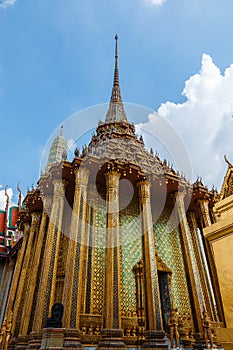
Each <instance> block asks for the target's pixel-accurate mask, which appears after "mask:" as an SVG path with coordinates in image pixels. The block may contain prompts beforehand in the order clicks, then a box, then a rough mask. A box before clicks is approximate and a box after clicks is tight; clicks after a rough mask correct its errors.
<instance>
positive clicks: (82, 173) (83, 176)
mask: <svg viewBox="0 0 233 350" xmlns="http://www.w3.org/2000/svg"><path fill="white" fill-rule="evenodd" d="M74 174H75V187H84V186H87V184H88V178H89V175H90V170H89V169H87V168H85V167H83V166H81V167H79V168H78V169H77V168H76V169H75V170H74Z"/></svg>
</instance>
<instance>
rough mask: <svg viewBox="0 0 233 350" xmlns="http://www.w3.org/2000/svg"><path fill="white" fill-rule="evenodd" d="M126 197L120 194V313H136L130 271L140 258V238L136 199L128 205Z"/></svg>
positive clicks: (133, 280) (134, 291)
mask: <svg viewBox="0 0 233 350" xmlns="http://www.w3.org/2000/svg"><path fill="white" fill-rule="evenodd" d="M124 203H126V204H128V202H127V198H126V197H124V196H121V203H120V207H121V208H124V209H123V210H121V212H120V242H121V307H122V313H123V314H124V315H126V316H132V315H133V314H134V313H136V286H135V277H134V273H133V271H132V269H133V267H134V265H136V264H137V262H138V261H139V260H140V259H141V258H142V239H141V224H140V213H139V208H138V200H137V198H134V199H133V200H132V201H131V202H130V204H129V205H128V206H124Z"/></svg>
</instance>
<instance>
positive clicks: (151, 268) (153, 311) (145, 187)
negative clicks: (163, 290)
mask: <svg viewBox="0 0 233 350" xmlns="http://www.w3.org/2000/svg"><path fill="white" fill-rule="evenodd" d="M137 185H138V190H139V204H140V212H141V227H142V256H143V265H144V292H145V328H146V330H145V337H146V340H145V343H144V344H143V347H146V348H150V347H156V348H157V349H167V348H168V347H167V345H166V344H165V343H164V336H165V333H164V331H163V326H162V312H161V305H160V295H159V283H158V272H157V261H156V255H157V251H156V245H155V235H154V230H153V222H152V213H151V200H150V182H149V181H147V180H141V181H139V182H138V184H137Z"/></svg>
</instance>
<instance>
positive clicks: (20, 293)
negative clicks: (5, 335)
mask: <svg viewBox="0 0 233 350" xmlns="http://www.w3.org/2000/svg"><path fill="white" fill-rule="evenodd" d="M31 217H32V221H31V226H30V232H29V237H28V244H27V247H26V253H25V256H24V261H23V265H22V270H21V274H20V279H19V284H18V287H17V295H16V300H15V303H14V306H13V325H12V334H14V329H15V330H16V333H17V334H16V335H18V332H19V327H20V320H21V315H22V309H23V305H24V302H25V301H26V300H25V299H26V298H25V294H26V290H27V286H28V278H29V276H30V274H31V261H32V259H33V256H34V254H33V250H34V243H35V240H36V237H37V236H38V230H39V225H40V217H41V214H40V213H38V212H34V213H32V214H31ZM25 229H26V232H25V233H24V234H26V235H27V230H28V225H26V227H25Z"/></svg>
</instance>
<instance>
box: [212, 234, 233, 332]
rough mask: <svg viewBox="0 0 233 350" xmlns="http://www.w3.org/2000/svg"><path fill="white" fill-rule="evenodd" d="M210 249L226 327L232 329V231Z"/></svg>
mask: <svg viewBox="0 0 233 350" xmlns="http://www.w3.org/2000/svg"><path fill="white" fill-rule="evenodd" d="M212 247H213V251H214V258H215V262H216V268H217V274H218V280H219V284H220V291H221V295H222V302H223V307H224V310H225V320H226V326H227V327H233V302H232V295H233V266H232V259H233V231H232V233H231V235H228V236H226V237H224V238H222V239H220V240H217V241H215V242H213V244H212Z"/></svg>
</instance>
